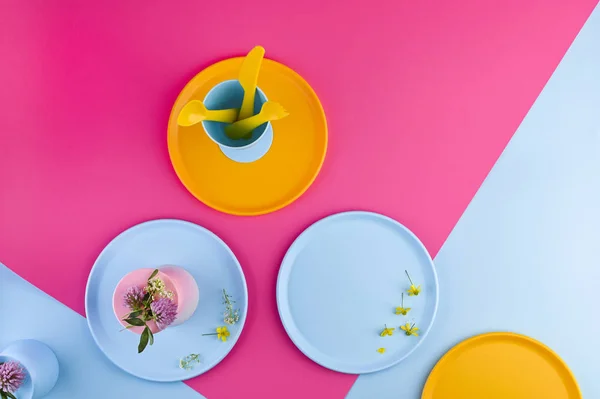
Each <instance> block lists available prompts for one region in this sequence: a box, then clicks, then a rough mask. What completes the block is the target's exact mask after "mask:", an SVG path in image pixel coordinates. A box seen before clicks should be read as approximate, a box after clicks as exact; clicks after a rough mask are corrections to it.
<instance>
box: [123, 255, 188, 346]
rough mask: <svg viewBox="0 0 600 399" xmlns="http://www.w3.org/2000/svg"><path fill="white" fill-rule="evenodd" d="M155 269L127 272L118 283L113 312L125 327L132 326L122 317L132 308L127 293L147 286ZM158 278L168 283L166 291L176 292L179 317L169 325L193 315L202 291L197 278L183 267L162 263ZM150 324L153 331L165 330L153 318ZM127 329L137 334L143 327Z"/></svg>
mask: <svg viewBox="0 0 600 399" xmlns="http://www.w3.org/2000/svg"><path fill="white" fill-rule="evenodd" d="M154 270H155V269H151V268H142V269H137V270H134V271H132V272H129V273H127V274H126V275H125V276H124V277H123V278H122V279H121V280H120V281H119V283H118V284H117V286H116V288H115V291H114V293H113V311H114V314H115V317H116V318H117V320H119V323H121V325H122V326H123V327H128V326H129V324H127V323H126V322H125V321H123V319H124V318H125V316H126V315H128V314H129V313H131V309H129V308H128V307H127V306H126V305H125V303H124V301H123V299H124V297H125V293H126V292H127V290H128V289H129V288H130V287H134V286H136V287H140V288H143V287H145V286H146V285H147V284H148V278H149V277H150V275H151V274H152V272H154ZM156 277H157V278H160V279H161V280H162V281H163V282H164V283H165V287H166V290H168V291H171V292H173V301H174V302H175V303H176V304H177V317H176V318H175V321H174V322H173V323H172V324H171V325H170V326H169V327H174V326H178V325H180V324H182V323H184V322H185V321H186V320H188V319H189V318H190V317H192V315H193V314H194V312H195V311H196V308H197V307H198V301H199V298H200V292H199V290H198V284H197V283H196V280H194V277H192V275H191V274H190V273H189V272H188V271H187V270H185V269H184V268H183V267H180V266H173V265H165V266H160V267H159V268H158V274H157V275H156ZM147 324H148V327H149V328H150V330H151V331H152V333H154V334H156V333H159V332H160V331H162V330H161V329H160V328H159V327H158V326H157V325H156V323H155V322H154V321H149V322H148V323H147ZM128 330H129V331H131V332H133V333H135V334H141V333H142V331H143V330H144V327H131V328H129V329H128Z"/></svg>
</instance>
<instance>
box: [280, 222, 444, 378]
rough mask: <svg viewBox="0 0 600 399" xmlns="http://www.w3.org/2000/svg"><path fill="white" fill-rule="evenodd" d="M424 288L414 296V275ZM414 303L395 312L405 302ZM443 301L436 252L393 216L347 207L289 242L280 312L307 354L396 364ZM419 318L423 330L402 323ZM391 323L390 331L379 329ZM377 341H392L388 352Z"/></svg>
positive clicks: (369, 366) (341, 362)
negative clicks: (411, 330) (407, 331)
mask: <svg viewBox="0 0 600 399" xmlns="http://www.w3.org/2000/svg"><path fill="white" fill-rule="evenodd" d="M405 269H406V270H408V272H409V273H410V276H411V277H412V279H413V281H414V282H415V283H416V284H417V285H419V284H420V285H421V286H422V291H421V294H420V295H419V296H417V297H408V296H407V295H406V290H407V289H408V288H409V287H410V283H409V281H408V278H407V277H406V274H405V272H404V270H405ZM403 291H404V292H405V295H404V306H405V307H411V308H412V310H411V311H410V312H409V313H408V315H407V316H401V315H396V314H395V308H396V307H397V306H400V301H401V294H402V292H403ZM437 305H438V280H437V274H436V271H435V268H434V266H433V262H432V260H431V257H430V256H429V254H428V253H427V250H426V249H425V247H424V246H423V244H421V242H420V241H419V239H418V238H417V237H416V236H415V235H414V234H413V233H411V232H410V231H409V230H408V229H407V228H406V227H404V226H402V225H401V224H400V223H398V222H396V221H395V220H392V219H390V218H388V217H386V216H382V215H378V214H375V213H369V212H346V213H340V214H337V215H333V216H330V217H327V218H325V219H323V220H321V221H319V222H317V223H315V224H313V225H312V226H311V227H309V228H308V229H307V230H306V231H304V232H303V233H302V234H301V235H300V236H299V237H298V238H297V239H296V241H295V242H294V243H293V244H292V246H291V247H290V249H289V250H288V252H287V254H286V255H285V258H284V259H283V263H282V265H281V269H280V270H279V277H278V280H277V306H278V308H279V316H280V317H281V321H282V323H283V326H284V327H285V330H286V331H287V333H288V335H289V336H290V338H291V339H292V341H293V342H294V344H296V346H297V347H298V349H300V350H301V351H302V352H303V353H304V354H305V355H306V356H308V357H309V358H310V359H312V360H313V361H315V362H316V363H318V364H320V365H322V366H324V367H327V368H329V369H332V370H335V371H339V372H343V373H351V374H362V373H370V372H374V371H379V370H382V369H385V368H388V367H391V366H393V365H395V364H397V363H399V362H400V361H402V360H403V359H405V358H406V357H407V356H408V355H410V354H411V353H412V352H413V351H414V350H415V349H416V348H417V347H418V346H419V345H420V344H421V343H422V342H423V340H424V339H425V337H426V336H427V333H428V332H429V329H430V328H431V325H432V324H433V320H434V318H435V314H436V310H437ZM407 321H408V322H411V323H412V322H415V323H416V325H417V326H418V327H419V329H420V331H419V333H420V334H419V337H414V336H411V337H409V336H406V335H404V332H403V331H401V330H400V329H399V327H400V325H403V324H404V323H406V322H407ZM384 324H387V326H388V327H394V328H395V331H394V334H393V336H391V337H389V336H388V337H380V336H379V333H380V332H381V331H382V330H383V328H384ZM378 348H386V352H385V353H384V354H380V353H379V352H377V349H378Z"/></svg>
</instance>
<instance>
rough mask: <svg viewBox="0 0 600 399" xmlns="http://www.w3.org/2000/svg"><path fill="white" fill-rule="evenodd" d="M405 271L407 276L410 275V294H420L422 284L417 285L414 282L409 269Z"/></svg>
mask: <svg viewBox="0 0 600 399" xmlns="http://www.w3.org/2000/svg"><path fill="white" fill-rule="evenodd" d="M404 272H405V273H406V276H407V277H408V281H410V288H409V289H408V296H413V295H414V296H417V295H419V293H420V292H421V286H420V285H419V286H416V285H415V283H413V281H412V279H411V278H410V275H409V274H408V271H407V270H405V271H404Z"/></svg>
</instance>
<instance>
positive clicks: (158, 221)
mask: <svg viewBox="0 0 600 399" xmlns="http://www.w3.org/2000/svg"><path fill="white" fill-rule="evenodd" d="M163 223H166V224H171V223H172V224H174V225H182V226H187V227H192V228H194V229H196V230H200V231H201V232H202V233H205V234H208V235H209V236H211V237H212V238H213V239H215V240H216V241H217V242H218V243H219V244H221V245H222V246H223V247H224V248H225V249H226V250H227V251H228V252H229V254H230V255H231V257H232V259H233V260H234V261H235V264H236V266H237V269H238V271H239V273H240V276H241V278H242V286H243V291H244V292H243V294H244V297H245V306H244V309H243V311H242V317H241V318H240V319H241V320H240V322H239V324H238V325H239V333H238V334H236V336H235V337H233V339H232V345H231V346H230V347H229V349H227V350H226V351H225V352H223V355H222V356H221V357H219V358H217V360H216V361H215V362H214V363H213V364H212V365H210V366H209V367H208V368H207V369H205V370H203V371H200V372H193V373H190V375H189V376H185V378H148V377H146V376H143V375H140V374H138V373H136V372H134V371H131V370H128V369H127V368H125V367H123V366H122V365H120V364H118V363H117V362H116V361H115V360H114V359H113V358H112V357H110V356H108V355H107V354H106V352H105V351H104V349H103V347H102V345H101V344H100V342H98V338H97V336H96V334H95V333H94V329H93V328H92V324H91V322H90V318H89V317H88V314H89V311H88V302H89V299H88V298H89V290H90V284H91V281H92V276H93V274H94V272H96V271H97V267H99V266H98V262H99V260H100V259H101V258H102V257H103V256H104V255H105V253H106V252H107V251H108V250H110V249H111V247H112V246H113V245H116V243H117V242H118V240H120V239H123V238H124V237H125V236H126V235H128V234H132V233H135V232H136V230H138V229H142V228H144V227H147V226H149V225H153V224H163ZM248 302H249V296H248V285H247V283H246V276H245V274H244V270H243V269H242V265H241V264H240V262H239V260H238V259H237V257H236V256H235V253H233V250H232V249H231V248H230V247H229V246H228V245H227V243H226V242H225V241H223V239H221V237H219V236H218V235H216V234H215V233H213V232H212V231H210V230H209V229H207V228H206V227H203V226H200V225H198V224H196V223H192V222H189V221H187V220H182V219H151V220H147V221H145V222H141V223H138V224H135V225H133V226H131V227H129V228H127V229H125V230H123V231H121V232H120V233H119V234H117V235H116V236H115V237H113V238H112V239H111V240H110V242H109V243H108V244H107V245H106V246H104V248H103V249H102V251H100V253H99V254H98V257H97V258H96V260H95V261H94V264H93V266H92V268H91V269H90V273H89V275H88V279H87V282H86V285H85V296H84V303H85V320H86V324H87V326H88V330H89V331H90V334H91V335H92V338H93V339H94V342H95V343H96V346H97V347H98V349H100V352H102V354H103V355H104V357H106V358H107V359H108V360H109V361H110V362H111V363H112V364H114V365H115V366H117V367H118V368H119V369H121V370H122V371H124V372H126V373H127V374H130V375H133V376H135V377H137V378H141V379H143V380H146V381H154V382H179V381H185V380H189V379H191V378H195V377H198V376H200V375H202V374H205V373H206V372H208V371H210V370H211V369H213V368H214V367H215V366H217V365H218V364H219V363H221V362H222V361H223V359H225V358H226V357H227V355H229V353H230V352H231V351H232V350H233V348H234V347H235V345H236V343H237V342H238V340H239V338H240V337H241V335H242V332H243V330H244V326H245V324H246V318H247V315H248V307H249V303H248Z"/></svg>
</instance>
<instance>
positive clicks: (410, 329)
mask: <svg viewBox="0 0 600 399" xmlns="http://www.w3.org/2000/svg"><path fill="white" fill-rule="evenodd" d="M400 329H401V330H402V331H404V334H406V335H408V336H411V335H414V336H415V337H418V336H419V334H418V333H417V331H419V327H417V326H415V323H413V324H412V325H410V323H406V324H405V325H403V326H400Z"/></svg>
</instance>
